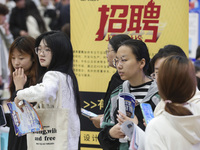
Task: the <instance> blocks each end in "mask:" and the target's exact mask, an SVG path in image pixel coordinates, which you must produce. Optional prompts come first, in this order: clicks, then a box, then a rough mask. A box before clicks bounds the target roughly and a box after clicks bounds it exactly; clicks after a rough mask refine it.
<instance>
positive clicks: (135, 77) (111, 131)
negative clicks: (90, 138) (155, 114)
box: [99, 39, 160, 150]
mask: <svg viewBox="0 0 200 150" xmlns="http://www.w3.org/2000/svg"><path fill="white" fill-rule="evenodd" d="M149 61H150V58H149V52H148V49H147V47H146V44H145V43H144V42H142V41H140V40H133V39H130V40H127V41H124V42H123V43H122V44H121V46H120V47H119V49H118V51H117V55H116V59H114V64H115V66H116V68H117V70H118V73H119V75H120V77H121V79H122V80H126V81H125V82H124V83H123V84H122V85H120V86H118V87H117V88H116V89H115V90H114V91H113V92H112V94H111V96H110V100H109V103H108V105H107V107H106V109H105V111H104V118H103V123H102V128H103V129H102V131H101V132H100V134H99V142H100V145H101V146H102V147H103V149H105V150H114V149H115V150H117V149H120V150H128V147H129V145H128V142H125V143H120V142H119V138H124V137H125V135H124V133H123V132H122V131H121V128H120V124H119V123H118V121H117V116H116V115H115V114H117V111H118V94H119V93H121V92H128V93H131V94H133V95H134V96H135V100H136V106H135V116H136V117H135V118H137V119H135V120H134V123H136V124H137V125H138V126H139V127H140V128H141V129H143V130H145V126H144V124H143V115H142V112H141V109H140V106H139V104H140V103H149V104H150V105H151V106H152V108H153V109H155V106H156V105H157V103H158V102H159V101H160V99H159V96H158V89H157V85H156V82H155V81H154V80H152V79H151V78H150V77H148V76H146V75H145V72H146V70H147V68H148V65H149ZM121 116H123V118H124V119H129V118H128V117H126V116H125V115H123V114H121Z"/></svg>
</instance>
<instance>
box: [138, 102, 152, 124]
mask: <svg viewBox="0 0 200 150" xmlns="http://www.w3.org/2000/svg"><path fill="white" fill-rule="evenodd" d="M140 108H141V110H142V114H143V116H144V120H145V123H146V125H147V124H148V123H149V122H150V121H151V120H152V119H153V118H154V115H153V110H152V107H151V105H150V104H148V103H141V104H140Z"/></svg>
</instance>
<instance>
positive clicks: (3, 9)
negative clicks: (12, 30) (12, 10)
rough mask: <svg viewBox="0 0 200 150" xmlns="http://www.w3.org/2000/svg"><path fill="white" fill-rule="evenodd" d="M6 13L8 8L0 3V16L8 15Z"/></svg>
mask: <svg viewBox="0 0 200 150" xmlns="http://www.w3.org/2000/svg"><path fill="white" fill-rule="evenodd" d="M8 12H9V10H8V7H7V6H6V5H4V4H1V3H0V14H1V15H4V16H5V15H7V14H8Z"/></svg>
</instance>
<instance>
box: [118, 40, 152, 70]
mask: <svg viewBox="0 0 200 150" xmlns="http://www.w3.org/2000/svg"><path fill="white" fill-rule="evenodd" d="M121 46H128V47H130V48H131V50H132V53H133V54H134V55H135V57H136V59H137V60H138V61H140V60H142V59H143V58H144V59H145V66H144V68H143V71H144V73H145V74H146V71H147V68H148V66H149V61H150V57H149V51H148V48H147V46H146V44H145V43H144V42H143V41H141V40H135V39H130V40H126V41H124V42H123V43H122V44H121Z"/></svg>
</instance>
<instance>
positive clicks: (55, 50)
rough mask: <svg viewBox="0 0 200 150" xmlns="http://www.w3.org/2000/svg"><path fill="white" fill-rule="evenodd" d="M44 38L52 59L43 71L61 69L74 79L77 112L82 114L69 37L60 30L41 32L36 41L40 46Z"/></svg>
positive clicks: (36, 44)
mask: <svg viewBox="0 0 200 150" xmlns="http://www.w3.org/2000/svg"><path fill="white" fill-rule="evenodd" d="M42 40H44V41H45V42H46V44H47V46H48V47H49V48H50V49H51V52H52V60H51V63H50V65H49V67H48V68H44V67H43V70H42V71H43V73H42V74H44V73H45V72H47V71H50V70H51V71H59V72H62V73H66V74H68V75H70V77H71V78H72V81H73V91H74V95H75V99H76V108H77V113H78V114H79V115H80V96H79V88H78V82H77V79H76V76H75V74H74V71H73V48H72V45H71V42H70V40H69V37H68V36H67V35H66V34H65V33H63V32H60V31H50V32H46V33H43V34H41V35H40V36H39V37H38V38H37V39H36V42H35V47H38V46H39V44H40V42H41V41H42Z"/></svg>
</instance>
